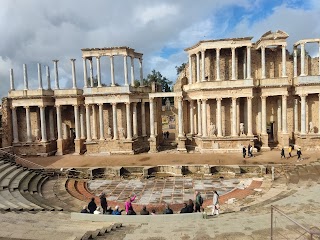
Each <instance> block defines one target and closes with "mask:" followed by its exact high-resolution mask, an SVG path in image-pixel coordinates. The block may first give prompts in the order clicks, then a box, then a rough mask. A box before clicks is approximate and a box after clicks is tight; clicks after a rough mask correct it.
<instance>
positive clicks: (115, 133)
mask: <svg viewBox="0 0 320 240" xmlns="http://www.w3.org/2000/svg"><path fill="white" fill-rule="evenodd" d="M111 104H112V123H113V140H117V139H118V138H119V137H118V120H117V103H111Z"/></svg>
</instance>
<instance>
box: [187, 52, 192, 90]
mask: <svg viewBox="0 0 320 240" xmlns="http://www.w3.org/2000/svg"><path fill="white" fill-rule="evenodd" d="M188 83H189V84H192V57H191V54H189V81H188Z"/></svg>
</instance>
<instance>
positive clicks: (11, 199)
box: [0, 189, 36, 211]
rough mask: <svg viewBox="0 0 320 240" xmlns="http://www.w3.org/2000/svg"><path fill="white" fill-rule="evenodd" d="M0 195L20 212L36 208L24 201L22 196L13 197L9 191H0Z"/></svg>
mask: <svg viewBox="0 0 320 240" xmlns="http://www.w3.org/2000/svg"><path fill="white" fill-rule="evenodd" d="M0 195H1V196H2V197H3V198H5V199H6V200H7V201H9V202H11V203H13V204H15V205H17V206H19V207H20V208H21V209H22V210H27V211H33V210H35V208H36V206H35V205H34V204H33V203H31V202H29V201H28V202H26V199H25V198H24V197H23V196H21V195H19V194H14V195H15V196H14V195H12V194H11V193H10V191H9V189H4V190H2V191H0Z"/></svg>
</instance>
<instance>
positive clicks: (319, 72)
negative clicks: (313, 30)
mask: <svg viewBox="0 0 320 240" xmlns="http://www.w3.org/2000/svg"><path fill="white" fill-rule="evenodd" d="M318 47H319V53H318V54H319V58H318V61H319V69H318V74H319V75H320V42H319V46H318ZM319 121H320V119H319ZM319 129H320V128H319ZM319 131H320V130H319Z"/></svg>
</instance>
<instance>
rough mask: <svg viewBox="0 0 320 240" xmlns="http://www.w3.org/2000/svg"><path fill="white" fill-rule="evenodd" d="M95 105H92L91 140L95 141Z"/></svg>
mask: <svg viewBox="0 0 320 240" xmlns="http://www.w3.org/2000/svg"><path fill="white" fill-rule="evenodd" d="M96 110H97V109H96V105H95V104H92V139H97V138H98V137H97V111H96Z"/></svg>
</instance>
